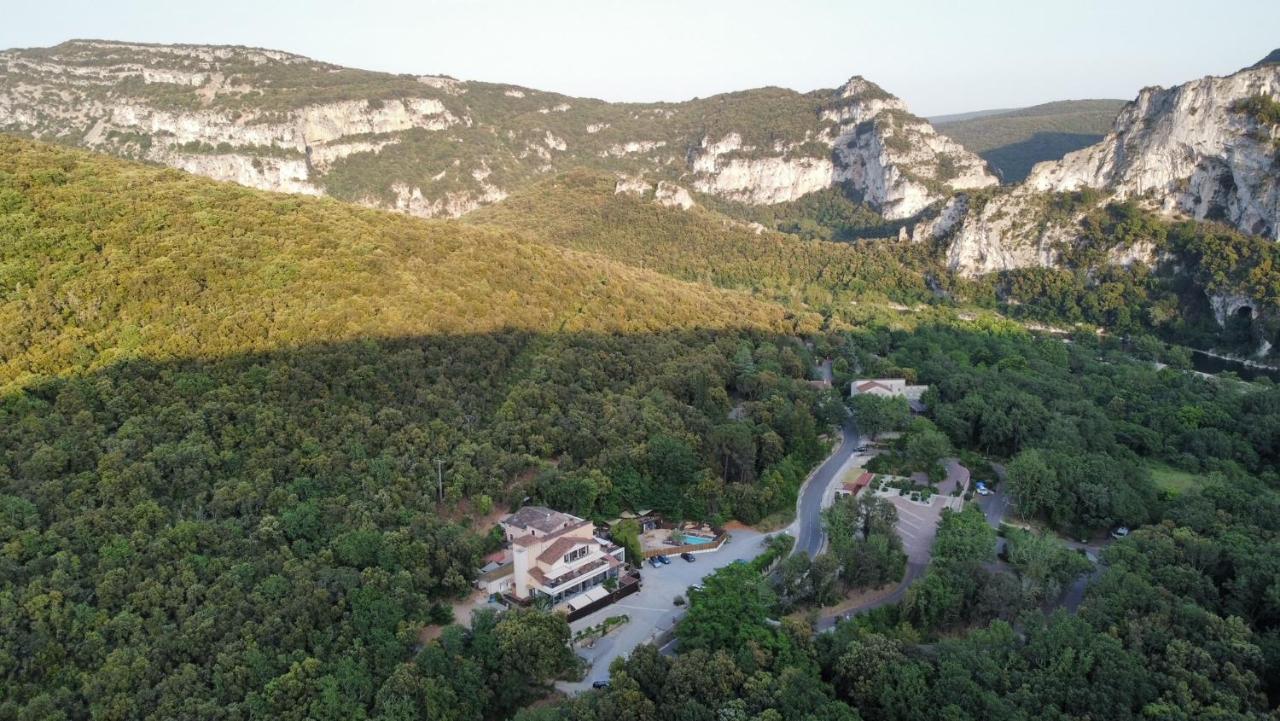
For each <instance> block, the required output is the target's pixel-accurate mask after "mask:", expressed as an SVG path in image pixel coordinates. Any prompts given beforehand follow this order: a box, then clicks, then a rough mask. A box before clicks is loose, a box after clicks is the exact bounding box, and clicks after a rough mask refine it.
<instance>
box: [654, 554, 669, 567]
mask: <svg viewBox="0 0 1280 721" xmlns="http://www.w3.org/2000/svg"><path fill="white" fill-rule="evenodd" d="M654 558H656V559H658V563H661V564H662V565H664V566H665V565H667V564H668V563H671V559H670V558H667V557H666V556H654Z"/></svg>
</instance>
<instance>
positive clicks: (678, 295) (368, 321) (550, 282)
mask: <svg viewBox="0 0 1280 721" xmlns="http://www.w3.org/2000/svg"><path fill="white" fill-rule="evenodd" d="M0 211H3V213H4V216H3V218H4V225H3V226H0V358H3V359H4V360H3V362H0V386H3V385H4V384H7V383H11V382H14V381H16V380H18V379H21V378H23V377H27V376H42V375H48V374H57V373H62V372H65V371H68V370H73V369H86V368H94V367H100V366H102V365H104V364H107V363H111V362H113V361H115V360H118V359H119V358H121V357H125V356H146V357H150V358H153V359H156V358H177V357H214V356H221V355H227V354H232V353H243V352H249V351H258V350H271V349H274V348H279V347H287V346H291V345H297V344H303V343H314V342H328V341H340V340H348V339H352V338H357V337H395V336H408V335H415V334H423V333H475V332H487V331H492V330H495V329H500V328H508V329H526V330H532V331H544V330H575V329H598V330H617V331H636V330H645V329H651V328H655V327H661V328H681V327H691V326H702V327H727V326H731V325H742V324H747V325H751V324H756V323H758V324H759V327H761V328H765V329H772V330H783V329H785V328H786V327H787V326H788V322H786V321H784V316H785V312H784V311H782V310H781V309H779V308H777V307H774V306H769V305H767V304H764V303H760V302H758V301H753V300H751V299H750V298H747V297H745V296H742V295H737V294H729V293H723V292H717V291H713V290H709V289H705V288H701V287H698V286H694V285H690V284H685V283H679V282H676V281H673V280H670V279H668V278H665V277H663V276H660V275H657V274H654V273H649V272H645V271H641V270H636V269H634V268H631V267H628V266H625V265H621V264H615V263H608V262H603V261H602V260H601V259H600V258H588V257H585V256H582V255H579V254H576V253H573V252H571V251H564V250H559V249H556V248H553V247H550V246H546V245H543V244H539V243H533V242H530V241H528V240H527V239H525V238H520V237H516V236H512V235H509V234H508V235H503V234H496V233H486V232H481V231H478V230H475V229H473V228H471V227H468V226H463V225H459V224H456V223H444V222H425V221H420V220H417V219H411V218H405V217H401V216H396V215H389V214H386V213H381V212H377V211H369V210H362V209H359V208H355V207H352V206H348V205H345V204H342V203H338V202H335V201H329V200H311V199H301V198H295V197H289V196H282V195H264V194H262V193H259V192H254V191H249V190H246V189H241V188H238V187H235V186H232V185H222V184H217V183H214V182H210V181H206V180H202V179H198V178H193V177H190V176H185V175H181V174H178V173H175V172H173V171H161V170H156V169H151V168H143V167H139V166H135V165H130V164H127V163H124V162H120V161H113V160H109V159H105V158H95V157H92V156H89V155H87V154H84V153H79V152H71V151H66V150H59V149H56V148H54V147H52V146H47V145H43V144H36V143H32V142H30V141H23V140H19V139H16V138H11V137H4V136H0Z"/></svg>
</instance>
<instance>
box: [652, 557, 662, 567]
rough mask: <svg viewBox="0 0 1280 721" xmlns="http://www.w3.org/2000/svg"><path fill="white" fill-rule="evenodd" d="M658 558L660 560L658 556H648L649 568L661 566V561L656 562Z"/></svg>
mask: <svg viewBox="0 0 1280 721" xmlns="http://www.w3.org/2000/svg"><path fill="white" fill-rule="evenodd" d="M659 558H660V556H649V565H650V566H653V567H654V568H657V567H658V566H661V565H662V561H659V560H658V559H659Z"/></svg>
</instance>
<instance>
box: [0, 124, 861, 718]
mask: <svg viewBox="0 0 1280 721" xmlns="http://www.w3.org/2000/svg"><path fill="white" fill-rule="evenodd" d="M0 142H3V143H4V147H5V149H6V151H9V152H5V153H3V154H0V204H3V209H4V212H3V214H2V215H0V233H2V234H3V235H2V242H0V253H2V255H0V260H2V261H3V263H2V264H0V268H2V269H3V270H2V272H0V277H3V278H4V285H3V296H0V297H2V298H3V303H2V304H0V327H2V328H3V334H2V335H0V338H2V340H0V342H2V343H4V344H5V345H4V348H5V354H4V361H5V362H4V364H3V365H2V366H0V368H3V371H2V372H3V373H4V375H3V378H4V380H5V382H6V385H5V390H4V393H3V396H2V397H0V486H2V488H3V492H2V493H0V508H3V513H0V544H3V548H4V554H3V556H2V557H0V578H2V579H3V583H2V584H0V615H2V616H3V619H4V625H5V628H6V630H7V631H8V632H7V633H5V634H3V637H2V638H0V672H2V673H3V674H4V675H5V677H6V678H7V679H8V688H9V689H11V693H7V694H6V695H5V697H4V698H2V699H0V717H17V716H18V714H19V711H20V710H21V709H59V710H61V711H62V712H63V713H65V714H66V716H67V717H69V718H87V717H90V716H92V717H95V718H104V719H105V718H137V717H146V716H156V717H172V716H173V715H175V714H177V713H178V710H180V709H185V712H186V713H188V714H189V715H192V716H198V717H201V718H249V717H256V718H276V717H278V716H276V715H275V714H276V713H277V712H278V711H279V709H280V703H277V702H274V701H271V700H270V696H271V694H272V693H274V691H273V689H276V688H278V687H281V685H288V684H293V683H295V682H297V680H296V679H295V678H294V677H295V676H296V675H297V674H298V673H304V672H305V674H306V675H307V676H308V678H310V679H311V681H309V682H308V683H312V684H313V685H310V686H306V685H304V686H303V687H301V688H300V689H293V690H291V691H289V692H290V693H295V694H300V695H301V696H302V697H306V698H310V697H311V694H312V693H313V691H314V692H315V693H319V691H317V690H316V689H321V688H331V687H333V684H338V685H339V687H340V688H341V689H342V691H341V693H340V694H339V695H341V696H342V697H343V699H345V700H346V701H349V702H350V703H351V704H353V707H354V708H360V709H364V710H366V711H368V710H372V709H373V708H374V707H375V705H376V700H377V698H378V692H379V690H380V689H381V688H382V687H383V685H384V684H385V683H386V682H387V681H388V679H389V678H390V677H391V674H392V673H393V671H394V670H395V668H396V667H397V664H400V663H402V662H404V661H406V660H407V659H409V658H411V657H412V649H413V638H414V637H415V635H416V632H417V629H418V628H420V627H421V626H422V625H424V624H425V623H427V622H428V621H429V620H430V619H431V618H432V617H433V616H432V614H433V610H432V604H433V603H434V602H435V601H437V600H439V599H443V598H452V597H455V596H456V595H458V594H459V593H461V592H463V591H464V590H465V589H466V588H467V587H468V584H469V580H470V578H471V577H472V575H473V574H474V569H475V568H476V567H477V566H478V565H479V563H478V558H479V555H480V553H481V551H482V550H484V541H483V539H482V538H480V536H479V535H477V533H476V531H478V530H481V529H473V528H472V527H471V526H470V524H469V523H468V520H469V519H470V518H471V517H472V516H474V515H479V514H484V513H487V512H489V510H490V509H492V508H494V507H495V506H498V505H500V504H503V503H504V502H509V501H511V502H518V501H519V500H520V499H521V498H523V497H525V496H526V495H529V496H533V497H534V498H536V499H538V500H540V501H544V502H546V503H550V504H553V505H555V506H557V507H561V508H564V509H566V510H570V511H574V512H577V513H582V514H584V515H587V516H594V517H602V516H608V515H610V514H616V513H617V512H618V511H619V510H620V509H622V508H626V507H632V508H634V507H639V506H642V505H643V506H644V507H656V508H659V509H661V510H663V511H664V512H666V513H669V514H671V515H673V516H681V517H686V518H708V519H725V518H731V517H735V516H736V517H739V518H743V519H746V520H750V521H754V520H758V519H759V518H761V517H763V516H764V515H766V514H768V513H771V512H773V511H776V510H779V509H781V508H784V507H787V506H788V504H790V503H792V499H793V498H794V493H795V489H796V487H797V486H798V485H799V482H800V481H801V480H802V478H803V476H804V474H805V473H806V472H807V470H808V468H809V467H810V466H811V465H812V463H813V461H814V460H815V459H817V458H818V457H820V456H821V455H822V454H823V445H822V443H821V441H820V439H819V434H820V433H821V432H823V431H825V429H827V428H829V427H830V426H831V425H832V424H833V423H835V422H838V421H839V420H840V418H841V417H842V413H843V407H842V405H841V404H840V403H839V402H838V401H835V402H832V401H831V400H829V399H828V400H826V401H824V400H823V399H822V398H820V396H821V395H822V394H820V393H819V392H818V391H817V390H816V389H814V388H813V387H812V386H810V385H809V384H808V383H806V382H805V379H806V378H807V377H808V376H809V373H810V368H811V365H812V359H811V357H810V354H809V351H808V349H807V348H806V347H805V346H804V345H803V344H802V343H800V342H799V341H798V340H797V339H796V338H795V337H794V336H792V335H779V334H778V331H780V330H783V329H788V328H790V329H793V330H798V329H800V328H802V327H803V325H804V324H805V323H808V322H810V321H806V320H804V318H803V317H802V316H799V315H795V314H791V313H788V312H787V311H784V310H783V309H781V308H779V307H777V306H772V305H768V304H764V303H761V302H758V301H752V300H751V299H749V298H748V297H746V296H743V295H738V294H731V293H725V292H721V291H716V290H712V289H706V288H703V287H699V286H694V285H690V284H686V283H681V282H679V281H674V280H671V279H669V278H666V277H664V276H660V275H657V274H654V273H647V272H643V271H637V270H634V269H631V268H627V267H625V266H620V265H612V264H610V263H608V262H607V261H601V260H599V259H594V260H590V261H587V260H585V259H581V256H578V255H576V254H574V253H571V252H568V251H563V250H560V249H557V248H553V247H548V246H543V245H537V244H532V243H528V242H526V241H522V240H519V239H514V238H509V237H504V236H498V235H494V234H490V233H485V232H481V231H476V230H472V229H468V228H466V227H464V226H461V225H459V224H444V223H439V224H435V223H422V222H419V221H412V220H408V219H403V218H397V217H394V216H389V215H386V214H382V213H377V212H372V211H364V210H359V209H355V208H350V207H347V206H344V205H342V204H340V203H336V202H333V201H323V200H320V201H313V200H300V199H297V198H291V197H285V196H275V195H269V194H263V193H257V192H253V191H248V190H244V189H240V188H234V187H229V186H220V185H217V184H215V183H212V182H208V181H203V180H198V179H193V178H190V177H187V176H182V175H180V174H177V173H174V172H172V171H158V170H152V169H143V168H138V167H136V166H130V165H128V164H126V163H122V162H119V161H112V160H108V159H102V158H95V157H91V156H88V155H86V154H82V153H76V152H70V151H63V150H56V149H52V148H49V147H47V146H40V145H35V144H32V143H27V142H22V141H16V140H3V141H0ZM143 209H147V210H146V211H145V214H144V211H143ZM548 253H550V254H551V255H550V256H547V255H546V254H548ZM579 260H581V263H579ZM544 267H545V268H546V269H547V273H546V274H543V273H542V270H541V269H543V268H544ZM406 268H408V269H410V271H411V272H405V269H406ZM250 269H253V270H252V271H251V270H250ZM371 288H376V289H377V291H378V292H377V293H376V295H371V294H369V289H371ZM366 320H367V322H366ZM682 327H683V328H687V330H680V328H682ZM647 328H649V329H654V330H653V331H652V332H646V329H647ZM658 329H662V330H658ZM464 331H465V332H464ZM364 332H368V337H357V338H352V339H347V336H348V335H356V334H363V333H364ZM321 340H324V341H325V342H320V341H321ZM437 461H439V464H437ZM440 478H443V484H442V488H443V500H440V499H438V497H437V483H438V481H439V479H440ZM298 669H302V670H301V671H299V670H298ZM353 674H354V675H353ZM140 689H153V690H152V691H150V692H148V693H140V692H139V690H140ZM308 689H309V690H308ZM281 703H283V702H281ZM273 704H274V705H273ZM285 705H288V704H285ZM344 717H347V718H350V717H351V716H349V715H348V716H344Z"/></svg>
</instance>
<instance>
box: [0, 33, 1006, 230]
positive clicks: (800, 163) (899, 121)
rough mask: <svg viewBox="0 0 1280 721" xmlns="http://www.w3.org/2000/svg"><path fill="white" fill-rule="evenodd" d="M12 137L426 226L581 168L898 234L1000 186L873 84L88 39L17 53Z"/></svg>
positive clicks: (6, 70)
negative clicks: (483, 72) (682, 84)
mask: <svg viewBox="0 0 1280 721" xmlns="http://www.w3.org/2000/svg"><path fill="white" fill-rule="evenodd" d="M0 131H4V132H11V133H18V134H22V135H28V136H33V137H38V138H43V139H48V140H56V141H59V142H64V143H70V144H75V145H80V146H83V147H87V148H91V149H94V150H99V151H103V152H108V153H113V154H116V155H121V156H125V157H129V158H134V159H140V160H146V161H150V162H154V163H159V164H164V165H169V166H172V167H176V168H181V169H183V170H187V171H190V172H193V173H197V174H201V175H206V176H209V177H213V178H217V179H220V180H229V181H233V182H237V183H241V184H244V185H249V186H253V187H257V188H263V189H268V190H279V191H285V192H294V193H306V194H322V193H323V194H330V195H334V196H336V197H339V198H342V199H345V200H351V201H355V202H361V203H365V204H368V205H374V206H379V207H385V208H390V209H397V210H401V211H403V212H407V213H412V214H415V215H423V216H437V215H444V216H456V215H460V214H462V213H465V212H468V211H469V210H472V209H474V208H476V207H479V206H481V205H484V204H487V203H492V202H495V201H497V200H501V199H502V198H504V197H506V195H507V194H508V193H510V192H512V191H513V190H515V189H518V188H520V187H522V186H524V185H527V184H529V183H531V182H534V181H536V180H537V178H539V177H541V176H543V175H546V174H548V173H553V172H559V171H563V170H568V169H570V168H573V167H580V166H586V167H591V168H596V169H599V170H605V171H608V172H612V173H617V174H619V175H625V176H627V177H630V178H635V179H637V181H638V182H645V183H649V184H651V185H653V186H654V187H656V188H658V189H659V190H660V191H661V192H660V193H659V195H660V196H661V198H662V199H663V202H668V203H671V204H674V205H677V206H681V207H687V206H689V205H691V204H692V203H693V202H695V199H694V197H693V196H692V195H690V194H689V193H688V192H687V191H686V189H687V190H691V191H694V192H695V193H704V194H708V195H713V196H717V197H720V198H724V199H728V200H733V201H737V202H741V203H746V204H751V205H758V204H771V203H779V202H785V201H791V200H795V199H797V198H800V197H801V196H803V195H805V194H807V193H811V192H814V191H817V190H822V189H825V188H828V187H831V186H832V185H834V184H837V183H840V184H845V185H846V187H850V188H851V189H852V190H853V192H854V193H856V194H857V195H858V196H859V198H860V199H863V200H865V201H866V202H867V203H868V204H870V205H871V206H872V207H874V208H876V209H877V210H879V211H880V212H881V213H882V214H883V215H885V216H886V217H887V218H890V219H899V218H909V217H912V216H915V215H917V214H919V213H920V212H921V211H922V210H924V209H925V208H927V207H929V206H932V205H934V204H939V205H940V204H941V202H942V201H944V200H945V199H946V198H947V197H948V196H950V195H951V194H952V193H953V191H956V190H963V189H968V188H977V187H985V186H987V185H993V184H994V183H995V182H996V181H995V178H994V177H993V176H992V175H991V174H990V173H989V172H987V169H986V166H985V164H984V163H983V162H982V161H981V160H980V159H978V158H977V157H976V156H974V155H973V154H972V153H969V152H967V151H965V150H964V149H963V148H961V147H960V146H959V145H957V144H955V143H954V142H952V141H950V140H949V139H947V138H945V137H943V136H940V135H938V134H937V133H935V132H934V131H933V128H932V127H930V126H929V124H928V123H927V122H926V121H924V120H922V119H920V118H917V117H915V116H913V115H911V114H910V113H909V112H907V110H906V107H905V106H904V105H903V103H902V102H901V101H900V100H898V99H897V98H894V97H893V96H891V95H889V94H888V93H886V92H884V91H883V90H881V89H880V88H879V87H877V86H875V85H874V84H872V83H870V82H868V81H866V80H864V79H862V78H854V79H852V80H850V81H849V82H848V83H846V84H845V85H844V86H843V87H841V88H839V89H838V90H819V91H813V92H810V93H797V92H794V91H790V90H784V89H780V88H761V89H758V90H750V91H744V92H740V93H729V94H726V95H721V96H715V97H712V98H705V99H695V100H691V101H687V102H683V103H652V104H637V103H628V104H613V103H606V102H603V101H599V100H593V99H590V98H571V97H566V96H562V95H558V94H555V93H547V92H542V91H538V90H534V89H530V88H520V87H515V86H510V85H502V84H494V83H481V82H464V81H459V80H455V79H453V78H448V77H442V76H430V75H424V76H408V75H390V74H385V73H373V72H366V71H361V70H354V69H350V68H343V67H339V66H335V65H330V64H326V63H320V62H315V61H312V60H310V59H307V58H304V57H301V56H297V55H291V54H288V53H283V52H278V51H273V50H261V49H255V48H243V47H221V46H185V45H182V46H180V45H171V46H170V45H144V44H132V43H117V42H105V41H72V42H67V43H64V44H62V45H58V46H56V47H52V48H39V49H27V50H11V51H6V52H0ZM664 182H665V183H666V184H667V185H660V184H661V183H664ZM675 184H678V186H677V185H675ZM677 188H678V189H677Z"/></svg>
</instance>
